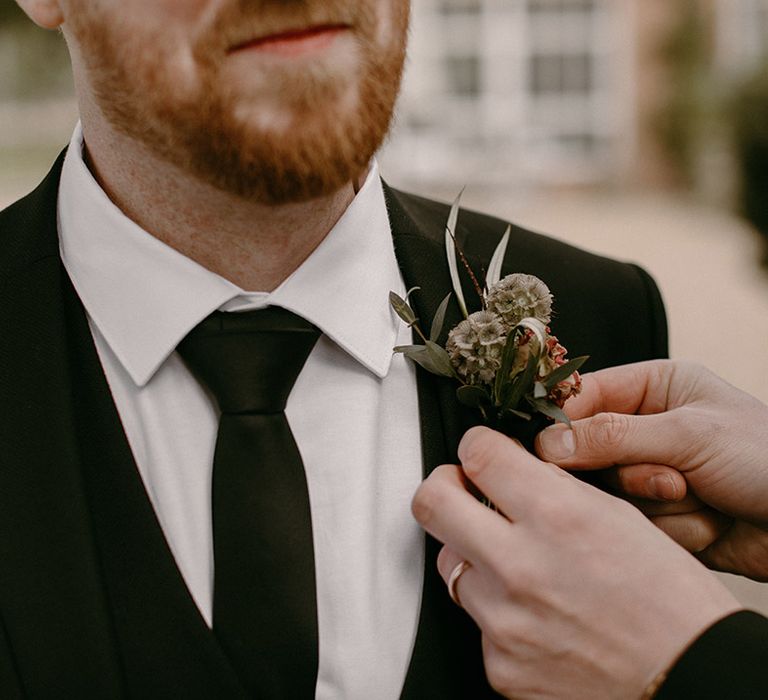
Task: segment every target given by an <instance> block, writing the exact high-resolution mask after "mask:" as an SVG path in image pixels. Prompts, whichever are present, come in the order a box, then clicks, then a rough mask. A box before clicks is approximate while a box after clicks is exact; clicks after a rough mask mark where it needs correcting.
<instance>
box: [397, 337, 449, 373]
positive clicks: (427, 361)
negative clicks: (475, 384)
mask: <svg viewBox="0 0 768 700" xmlns="http://www.w3.org/2000/svg"><path fill="white" fill-rule="evenodd" d="M432 346H433V347H430V346H429V345H403V346H400V347H398V348H395V352H402V353H403V355H405V356H406V357H407V358H408V359H409V360H412V361H413V362H415V363H416V364H417V365H420V366H421V367H423V368H424V369H425V370H427V372H431V373H432V374H437V375H438V376H441V377H451V378H455V376H456V374H455V373H454V371H453V367H451V366H450V360H449V359H448V353H446V352H445V350H443V349H442V348H441V347H440V346H439V345H435V344H434V343H432ZM435 348H437V349H438V350H442V352H443V353H444V354H445V356H444V357H443V356H441V354H440V353H439V352H437V351H435ZM446 363H447V366H446Z"/></svg>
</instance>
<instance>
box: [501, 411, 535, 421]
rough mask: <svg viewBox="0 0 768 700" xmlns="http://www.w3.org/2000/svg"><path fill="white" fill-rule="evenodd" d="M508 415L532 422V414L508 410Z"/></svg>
mask: <svg viewBox="0 0 768 700" xmlns="http://www.w3.org/2000/svg"><path fill="white" fill-rule="evenodd" d="M506 413H511V414H512V415H513V416H517V417H518V418H522V419H523V420H531V414H530V413H526V412H525V411H517V410H515V409H514V408H510V409H507V411H506Z"/></svg>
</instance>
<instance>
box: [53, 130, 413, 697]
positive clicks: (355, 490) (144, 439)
mask: <svg viewBox="0 0 768 700" xmlns="http://www.w3.org/2000/svg"><path fill="white" fill-rule="evenodd" d="M82 138H83V137H82V131H81V128H80V126H79V125H78V127H77V128H76V130H75V133H74V135H73V137H72V142H71V144H70V148H69V150H68V152H67V156H66V159H65V162H64V168H63V171H62V177H61V186H60V191H59V200H58V223H59V235H60V244H61V256H62V259H63V261H64V266H65V267H66V270H67V272H68V274H69V276H70V278H71V279H72V282H73V284H74V286H75V289H76V290H77V293H78V295H79V296H80V299H81V300H82V302H83V304H84V306H85V309H86V312H87V314H88V320H89V323H90V328H91V332H92V333H93V337H94V341H95V343H96V348H97V350H98V353H99V357H100V359H101V362H102V365H103V367H104V371H105V374H106V377H107V380H108V383H109V386H110V388H111V391H112V395H113V397H114V401H115V404H116V406H117V410H118V413H119V415H120V418H121V420H122V423H123V426H124V428H125V433H126V436H127V438H128V443H129V444H130V447H131V450H132V452H133V456H134V458H135V460H136V464H137V466H138V469H139V473H140V474H141V478H142V479H143V482H144V486H145V487H146V490H147V493H148V495H149V498H150V501H151V502H152V505H153V507H154V509H155V512H156V513H157V517H158V519H159V521H160V524H161V526H162V528H163V532H164V534H165V537H166V539H167V541H168V544H169V546H170V549H171V551H172V552H173V556H174V557H175V560H176V563H177V565H178V567H179V570H180V571H181V574H182V576H183V577H184V581H185V582H186V584H187V587H188V588H189V591H190V593H191V595H192V597H193V599H194V600H195V603H196V604H197V607H198V608H199V610H200V613H201V614H202V616H203V618H204V619H205V620H206V622H207V623H208V624H209V626H210V625H211V614H212V603H213V600H212V584H213V565H214V562H213V546H212V531H211V505H210V504H211V471H212V462H213V451H214V446H215V441H216V431H217V423H218V414H217V409H216V407H215V406H214V405H213V404H212V402H211V400H210V399H209V398H208V396H207V395H206V393H205V392H204V391H203V389H202V388H201V386H200V385H199V384H198V382H197V381H196V380H195V379H194V378H193V376H192V375H191V374H190V372H189V371H188V370H187V368H186V366H185V365H184V363H183V362H182V360H181V358H180V357H179V356H178V354H177V353H176V352H175V348H176V345H177V343H178V342H179V341H180V340H181V339H182V338H183V337H184V336H185V335H186V334H187V332H188V331H189V330H191V329H192V328H193V327H194V326H195V325H197V324H198V323H199V322H200V321H201V320H202V319H204V318H205V317H206V316H207V315H208V314H209V313H211V312H212V311H214V310H216V309H220V310H223V311H240V310H245V309H254V308H262V307H265V306H270V305H271V306H280V307H283V308H285V309H288V310H290V311H293V312H295V313H297V314H299V315H300V316H302V317H304V318H306V319H308V320H309V321H311V322H312V323H314V324H315V325H316V326H318V327H319V328H320V329H321V330H322V331H323V335H322V337H321V338H320V340H319V341H318V343H317V345H316V346H315V348H314V349H313V351H312V353H311V354H310V356H309V359H308V360H307V362H306V364H305V366H304V369H303V370H302V372H301V374H300V375H299V378H298V380H297V382H296V385H295V387H294V389H293V391H292V393H291V395H290V398H289V400H288V405H287V408H286V413H287V416H288V421H289V423H290V425H291V429H292V430H293V433H294V436H295V438H296V442H297V444H298V446H299V449H300V452H301V454H302V458H303V460H304V465H305V469H306V473H307V482H308V487H309V497H310V507H311V511H312V526H313V538H314V551H315V568H316V579H317V611H318V623H319V671H318V681H317V692H316V698H317V699H318V700H331V699H333V700H339V699H340V698H349V699H350V700H359V699H360V698H371V699H379V698H381V700H392V699H394V698H397V697H398V696H399V694H400V692H401V689H402V684H403V681H404V679H405V673H406V670H407V667H408V664H409V660H410V656H411V652H412V649H413V643H414V639H415V634H416V627H417V621H418V613H419V607H420V599H421V586H422V569H423V557H424V554H423V537H422V534H421V532H420V530H419V528H418V526H417V525H416V523H415V522H414V520H413V518H412V516H411V514H410V501H411V497H412V495H413V493H414V491H415V490H416V488H417V486H418V484H419V482H420V480H421V475H422V465H421V450H420V435H419V415H418V405H417V394H416V381H415V373H414V369H413V367H412V366H411V365H410V364H409V363H406V361H405V360H404V358H403V357H402V356H401V355H397V356H395V357H393V356H392V348H393V346H395V345H397V344H407V343H409V342H410V332H409V331H408V329H406V328H405V326H404V324H402V323H400V322H399V321H398V319H397V318H396V317H395V315H394V314H393V313H392V311H391V310H390V308H389V305H388V299H387V297H388V293H389V291H390V290H395V291H398V292H399V293H401V294H402V293H403V292H404V284H403V281H402V278H401V276H400V271H399V269H398V266H397V263H396V260H395V255H394V249H393V244H392V237H391V233H390V227H389V220H388V216H387V210H386V205H385V201H384V193H383V189H382V186H381V181H380V179H379V175H378V168H377V166H376V164H375V163H374V164H373V166H372V167H371V171H370V173H369V175H368V177H367V179H366V181H365V184H364V186H363V187H362V189H361V190H360V192H359V193H358V194H357V196H356V197H355V199H354V200H353V202H352V203H351V205H350V206H349V208H348V209H347V211H346V212H345V213H344V215H343V216H342V218H341V219H340V221H339V222H338V223H337V224H336V226H334V228H333V230H332V231H331V232H330V233H329V234H328V236H327V237H326V238H325V239H324V240H323V242H322V243H321V244H320V245H319V246H318V248H317V249H316V250H315V251H314V252H313V253H312V255H311V256H310V257H309V258H308V259H307V260H306V261H305V262H304V263H303V264H302V265H301V267H299V269H297V270H296V271H295V272H294V273H293V274H292V275H291V276H290V277H289V278H288V279H287V280H285V282H283V283H282V284H281V285H280V286H279V287H278V288H277V289H276V290H275V291H273V292H271V293H263V292H261V293H260V292H245V291H243V290H242V289H240V288H238V287H237V286H236V285H234V284H232V283H231V282H229V281H227V280H226V279H224V278H222V277H220V276H218V275H216V274H215V273H213V272H211V271H209V270H207V269H205V268H203V267H202V266H200V265H198V264H197V263H195V262H194V261H192V260H191V259H189V258H187V257H185V256H183V255H182V254H180V253H179V252H177V251H176V250H174V249H173V248H170V247H169V246H167V245H165V244H164V243H162V242H160V241H159V240H157V239H156V238H154V237H153V236H151V235H150V234H149V233H147V232H146V231H144V230H143V229H141V228H140V227H139V226H137V225H136V224H135V223H133V222H132V221H131V220H129V219H128V218H127V217H126V216H125V215H124V214H123V213H122V212H121V211H120V210H119V209H118V208H117V207H116V206H115V205H114V204H113V203H112V202H111V201H110V200H109V199H108V197H107V196H106V194H105V193H104V192H103V190H102V189H101V188H100V186H99V185H98V183H97V182H96V181H95V179H94V178H93V177H92V175H91V173H90V171H89V170H88V168H87V167H86V165H85V163H84V160H83V157H82V147H83V140H82ZM190 206H194V203H190ZM254 226H256V227H257V226H258V222H254ZM212 233H213V235H215V232H212Z"/></svg>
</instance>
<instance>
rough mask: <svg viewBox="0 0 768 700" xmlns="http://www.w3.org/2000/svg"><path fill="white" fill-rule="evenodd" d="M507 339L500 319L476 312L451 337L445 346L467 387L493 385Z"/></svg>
mask: <svg viewBox="0 0 768 700" xmlns="http://www.w3.org/2000/svg"><path fill="white" fill-rule="evenodd" d="M506 338H507V331H506V328H505V326H504V323H503V322H502V320H501V318H499V316H497V315H496V314H494V313H491V312H490V311H477V312H475V313H473V314H470V315H469V316H468V317H467V318H466V319H465V320H464V321H462V322H461V323H460V324H459V325H458V326H456V327H455V328H454V329H453V330H452V331H451V332H450V333H449V334H448V342H447V343H446V346H445V347H446V350H447V351H448V355H449V357H450V359H451V364H452V365H453V366H454V368H455V369H456V371H457V372H458V374H459V376H460V377H462V379H464V380H465V381H466V382H467V383H468V384H480V383H482V384H490V383H491V382H492V381H493V379H494V377H495V376H496V372H497V371H498V369H499V367H500V366H501V354H502V352H503V350H504V344H505V342H506Z"/></svg>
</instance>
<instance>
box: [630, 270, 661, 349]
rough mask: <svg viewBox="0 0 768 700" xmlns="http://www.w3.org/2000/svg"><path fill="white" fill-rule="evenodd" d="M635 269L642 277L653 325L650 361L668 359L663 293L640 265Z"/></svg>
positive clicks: (649, 315)
mask: <svg viewBox="0 0 768 700" xmlns="http://www.w3.org/2000/svg"><path fill="white" fill-rule="evenodd" d="M633 267H634V268H635V269H636V270H637V273H638V274H639V275H640V280H641V282H642V284H643V286H644V287H645V293H646V298H647V300H648V301H647V304H648V318H649V319H650V323H651V357H650V358H649V359H666V358H667V357H669V331H668V328H667V314H666V311H665V310H664V302H663V300H662V298H661V292H659V288H658V287H657V286H656V282H655V281H654V280H653V278H652V277H651V276H650V275H649V274H648V273H647V272H646V271H645V270H644V269H643V268H642V267H640V266H639V265H633Z"/></svg>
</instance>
